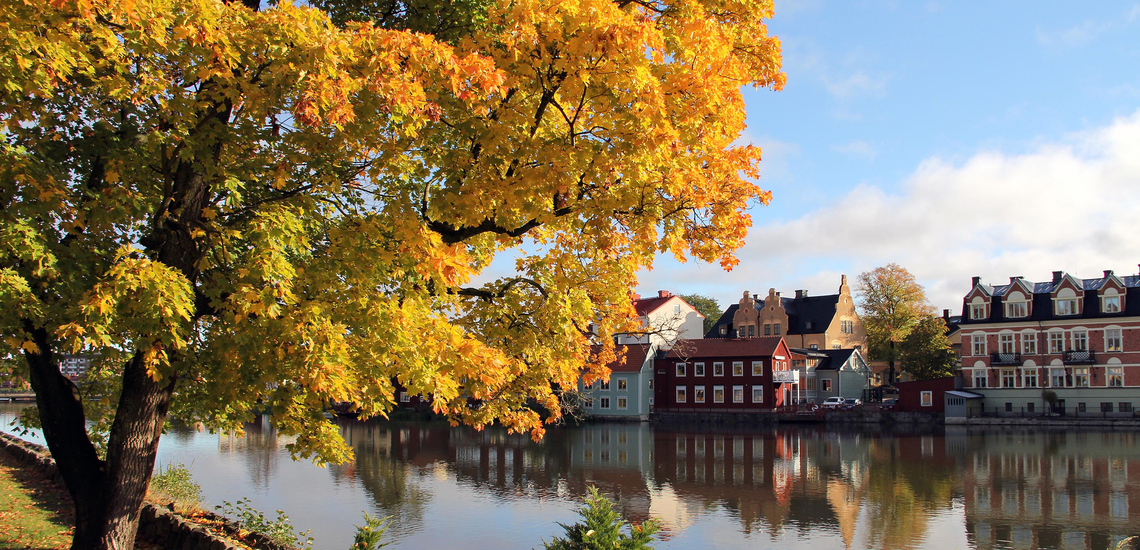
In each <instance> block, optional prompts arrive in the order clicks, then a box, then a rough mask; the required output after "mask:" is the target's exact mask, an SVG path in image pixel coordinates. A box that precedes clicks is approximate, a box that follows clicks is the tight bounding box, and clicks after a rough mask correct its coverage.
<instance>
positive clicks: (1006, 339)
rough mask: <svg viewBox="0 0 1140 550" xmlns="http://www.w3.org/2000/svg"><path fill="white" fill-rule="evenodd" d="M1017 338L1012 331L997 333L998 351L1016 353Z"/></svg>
mask: <svg viewBox="0 0 1140 550" xmlns="http://www.w3.org/2000/svg"><path fill="white" fill-rule="evenodd" d="M1016 352H1017V338H1015V337H1014V334H1013V333H1012V332H1006V333H1002V334H998V353H1016Z"/></svg>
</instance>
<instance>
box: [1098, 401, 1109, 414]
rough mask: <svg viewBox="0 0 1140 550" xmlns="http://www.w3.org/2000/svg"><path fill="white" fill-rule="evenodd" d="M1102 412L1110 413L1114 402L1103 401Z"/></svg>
mask: <svg viewBox="0 0 1140 550" xmlns="http://www.w3.org/2000/svg"><path fill="white" fill-rule="evenodd" d="M1100 412H1102V413H1110V412H1112V402H1111V401H1109V402H1102V403H1101V404H1100Z"/></svg>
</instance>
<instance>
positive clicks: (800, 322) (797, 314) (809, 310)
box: [705, 294, 839, 338]
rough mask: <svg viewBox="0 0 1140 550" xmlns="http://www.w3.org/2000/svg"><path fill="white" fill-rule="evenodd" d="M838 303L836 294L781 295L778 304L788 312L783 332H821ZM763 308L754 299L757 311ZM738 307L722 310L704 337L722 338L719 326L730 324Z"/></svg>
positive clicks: (833, 313)
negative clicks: (786, 324) (786, 323)
mask: <svg viewBox="0 0 1140 550" xmlns="http://www.w3.org/2000/svg"><path fill="white" fill-rule="evenodd" d="M838 304H839V295H838V294H826V295H823V296H804V297H801V298H790V297H785V296H781V297H780V305H781V306H783V307H784V311H785V312H787V314H788V326H787V327H786V328H785V330H784V334H813V333H817V332H823V331H824V330H826V329H827V327H828V326H830V325H831V320H832V318H834V317H835V311H836V306H837V305H838ZM763 308H764V300H759V299H758V300H756V310H757V311H759V310H761V309H763ZM739 309H740V304H732V305H730V306H728V309H726V310H724V313H723V314H721V316H720V319H717V322H716V325H714V326H713V328H712V329H710V330H709V331H708V333H706V334H705V338H723V337H722V336H721V335H720V326H721V325H726V326H729V325H732V319H733V317H735V316H736V312H737V310H739Z"/></svg>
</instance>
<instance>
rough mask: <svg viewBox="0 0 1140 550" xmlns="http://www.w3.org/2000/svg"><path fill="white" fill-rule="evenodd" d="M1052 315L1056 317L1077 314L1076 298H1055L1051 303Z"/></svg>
mask: <svg viewBox="0 0 1140 550" xmlns="http://www.w3.org/2000/svg"><path fill="white" fill-rule="evenodd" d="M1053 313H1055V314H1056V315H1058V316H1069V315H1076V314H1077V313H1079V308H1078V307H1077V299H1076V298H1057V299H1055V300H1054V302H1053Z"/></svg>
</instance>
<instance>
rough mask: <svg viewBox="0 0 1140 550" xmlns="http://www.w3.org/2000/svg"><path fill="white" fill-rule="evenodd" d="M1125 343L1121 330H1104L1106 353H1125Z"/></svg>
mask: <svg viewBox="0 0 1140 550" xmlns="http://www.w3.org/2000/svg"><path fill="white" fill-rule="evenodd" d="M1123 342H1124V340H1123V339H1122V338H1121V335H1120V329H1118V328H1107V329H1104V351H1124V345H1123Z"/></svg>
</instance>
